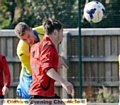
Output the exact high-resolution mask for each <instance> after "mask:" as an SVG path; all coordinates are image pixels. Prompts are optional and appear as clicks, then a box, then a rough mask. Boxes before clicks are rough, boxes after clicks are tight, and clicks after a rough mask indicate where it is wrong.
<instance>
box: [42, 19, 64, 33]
mask: <svg viewBox="0 0 120 105" xmlns="http://www.w3.org/2000/svg"><path fill="white" fill-rule="evenodd" d="M42 25H43V28H44V32H45V33H46V34H47V35H49V34H51V33H52V32H53V31H54V30H55V29H56V30H58V31H60V29H62V28H63V26H62V23H61V22H60V21H58V20H56V19H53V18H48V19H44V20H43V24H42Z"/></svg>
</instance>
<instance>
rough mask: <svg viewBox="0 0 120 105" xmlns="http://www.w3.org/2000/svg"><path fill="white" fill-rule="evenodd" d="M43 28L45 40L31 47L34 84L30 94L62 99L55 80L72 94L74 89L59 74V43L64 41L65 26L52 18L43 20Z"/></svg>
mask: <svg viewBox="0 0 120 105" xmlns="http://www.w3.org/2000/svg"><path fill="white" fill-rule="evenodd" d="M43 28H44V32H45V36H44V38H43V40H42V41H41V42H38V43H37V44H34V45H33V46H32V48H31V53H30V65H31V69H32V84H31V86H30V91H29V94H30V96H31V97H32V99H37V98H39V99H41V98H43V99H56V98H57V99H60V97H59V96H57V95H56V94H55V93H54V83H55V81H58V82H60V84H61V85H62V86H63V88H65V90H66V91H67V93H68V94H71V93H72V89H73V85H72V84H71V83H70V82H68V81H66V80H65V79H63V78H62V77H61V76H60V75H59V74H58V59H59V55H58V51H57V45H58V44H59V43H61V41H62V38H63V27H62V24H61V23H60V22H59V21H58V20H55V19H51V18H50V19H46V20H44V21H43Z"/></svg>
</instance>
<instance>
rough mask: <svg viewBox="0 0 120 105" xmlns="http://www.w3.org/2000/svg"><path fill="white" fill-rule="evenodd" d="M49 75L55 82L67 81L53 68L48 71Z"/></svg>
mask: <svg viewBox="0 0 120 105" xmlns="http://www.w3.org/2000/svg"><path fill="white" fill-rule="evenodd" d="M47 75H48V76H49V77H50V78H52V79H54V80H56V81H58V82H60V83H64V82H65V80H64V79H63V78H62V77H61V76H60V75H59V74H58V73H57V72H56V71H55V70H54V69H53V68H51V69H50V70H48V71H47Z"/></svg>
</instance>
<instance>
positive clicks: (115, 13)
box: [0, 0, 120, 29]
mask: <svg viewBox="0 0 120 105" xmlns="http://www.w3.org/2000/svg"><path fill="white" fill-rule="evenodd" d="M90 1H92V0H80V2H81V5H80V8H81V11H80V12H81V27H82V28H94V27H95V28H103V27H105V28H107V27H119V26H120V24H119V19H120V6H119V5H120V0H99V1H100V2H101V3H102V4H103V5H104V6H105V9H106V12H105V15H104V19H103V20H102V21H101V22H99V23H96V24H93V23H89V22H88V21H86V20H85V19H84V17H83V9H84V6H85V3H86V2H90ZM48 17H52V18H56V19H58V20H60V21H61V22H62V23H63V25H64V27H65V28H76V27H78V0H33V1H32V0H0V23H1V24H0V28H3V29H5V28H7V29H13V28H14V27H15V25H16V24H17V23H18V22H20V21H24V22H26V23H27V24H28V25H29V26H31V27H35V26H39V25H41V24H42V20H43V19H44V18H48Z"/></svg>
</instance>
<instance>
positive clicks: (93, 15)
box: [84, 1, 105, 23]
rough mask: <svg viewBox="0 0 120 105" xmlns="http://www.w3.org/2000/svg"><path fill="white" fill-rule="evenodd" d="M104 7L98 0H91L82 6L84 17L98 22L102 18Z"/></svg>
mask: <svg viewBox="0 0 120 105" xmlns="http://www.w3.org/2000/svg"><path fill="white" fill-rule="evenodd" d="M104 12H105V7H104V6H103V4H102V3H100V2H98V1H91V2H89V3H87V4H86V5H85V7H84V17H85V19H86V20H87V21H88V22H93V23H98V22H100V21H101V20H102V19H103V16H104Z"/></svg>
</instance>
